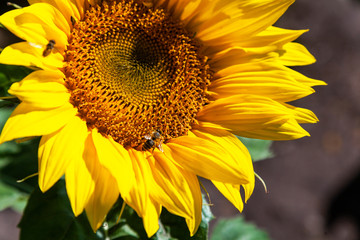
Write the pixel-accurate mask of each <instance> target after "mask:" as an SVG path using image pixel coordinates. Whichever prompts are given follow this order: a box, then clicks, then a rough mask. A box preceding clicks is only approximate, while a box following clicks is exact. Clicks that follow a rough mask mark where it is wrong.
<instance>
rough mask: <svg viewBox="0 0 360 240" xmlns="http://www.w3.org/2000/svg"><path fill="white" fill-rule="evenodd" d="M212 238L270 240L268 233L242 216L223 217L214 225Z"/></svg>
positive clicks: (213, 239) (215, 239)
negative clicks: (247, 221)
mask: <svg viewBox="0 0 360 240" xmlns="http://www.w3.org/2000/svg"><path fill="white" fill-rule="evenodd" d="M211 240H270V238H269V236H268V234H267V233H266V232H264V231H263V230H260V229H259V228H257V227H256V226H255V225H253V224H250V223H246V222H245V221H244V219H243V218H242V217H236V218H233V219H221V220H219V222H218V223H217V224H216V226H215V227H214V230H213V233H212V237H211Z"/></svg>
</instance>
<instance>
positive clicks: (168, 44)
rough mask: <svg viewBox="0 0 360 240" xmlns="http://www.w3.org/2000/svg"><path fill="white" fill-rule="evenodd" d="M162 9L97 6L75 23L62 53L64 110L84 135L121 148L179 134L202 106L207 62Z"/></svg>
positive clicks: (118, 3) (130, 4)
mask: <svg viewBox="0 0 360 240" xmlns="http://www.w3.org/2000/svg"><path fill="white" fill-rule="evenodd" d="M192 35H193V34H190V33H188V32H187V31H186V30H185V29H184V28H183V26H182V25H181V23H179V22H176V21H174V20H172V19H171V16H169V15H168V14H167V13H166V11H165V10H164V9H161V8H159V9H153V8H149V7H146V6H145V5H143V4H142V3H138V2H135V1H126V0H122V1H112V2H109V3H108V2H107V1H104V3H103V5H102V6H95V7H92V8H90V9H89V10H88V11H87V12H86V14H85V16H84V19H83V20H82V21H79V22H76V23H75V24H74V27H73V30H72V32H71V38H70V42H69V46H68V49H67V51H66V58H65V61H66V62H67V64H66V67H65V70H64V72H65V74H66V77H67V78H66V86H67V88H68V89H69V90H70V92H71V98H70V101H71V103H72V104H73V105H74V106H75V107H77V109H78V112H79V116H80V117H81V118H82V119H83V120H85V121H86V122H87V125H88V127H89V128H91V129H92V128H96V129H97V130H98V131H99V132H100V133H101V134H103V135H104V136H108V137H112V138H113V139H114V140H115V141H117V142H118V143H120V144H122V145H123V146H124V147H126V148H128V147H134V148H138V149H141V146H142V145H143V144H144V142H146V139H145V136H146V135H148V134H150V133H152V132H153V131H154V130H157V129H159V130H161V132H162V135H163V137H164V140H165V141H166V140H169V139H171V138H175V137H179V136H182V135H186V134H187V132H188V131H189V130H190V129H191V126H192V125H193V124H194V123H195V121H196V120H195V116H196V113H197V112H198V111H199V109H200V108H201V107H202V106H204V105H205V104H207V103H208V99H207V94H206V90H207V86H208V85H209V79H210V77H211V74H210V71H209V66H208V65H207V63H206V57H203V56H201V55H200V54H199V45H198V43H197V42H196V41H195V40H194V39H193V38H192V37H191V36H192Z"/></svg>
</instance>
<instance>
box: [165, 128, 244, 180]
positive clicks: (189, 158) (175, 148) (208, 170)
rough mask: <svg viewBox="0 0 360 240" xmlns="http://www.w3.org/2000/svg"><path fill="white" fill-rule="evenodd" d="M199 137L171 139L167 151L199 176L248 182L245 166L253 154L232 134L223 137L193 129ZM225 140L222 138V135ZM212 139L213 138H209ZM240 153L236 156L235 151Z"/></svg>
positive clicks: (176, 160)
mask: <svg viewBox="0 0 360 240" xmlns="http://www.w3.org/2000/svg"><path fill="white" fill-rule="evenodd" d="M194 133H195V134H196V135H198V136H201V137H198V136H195V135H193V136H190V135H189V136H182V137H178V138H174V139H171V140H170V141H169V142H168V143H167V144H166V146H168V149H166V151H165V153H166V154H167V155H169V156H170V157H171V158H173V159H174V161H175V162H177V163H178V164H179V165H180V166H182V167H183V168H185V169H187V170H189V171H191V172H193V173H195V174H196V175H198V176H201V177H204V178H207V179H211V180H216V181H221V182H229V183H236V184H240V183H247V182H248V179H247V175H248V174H249V173H248V172H247V171H248V169H249V166H248V165H245V166H242V165H241V164H242V163H243V162H246V160H245V159H250V155H249V153H248V151H247V149H246V148H245V147H243V146H242V145H241V143H239V144H234V143H233V142H232V141H235V140H234V139H233V138H232V137H231V136H229V135H231V134H230V133H225V132H222V133H223V134H224V135H222V136H210V135H211V134H206V133H204V132H200V131H196V132H195V131H194ZM221 137H224V138H225V139H224V140H221V141H220V138H221ZM210 139H211V140H210ZM234 153H236V154H239V155H236V157H234V156H235V154H234Z"/></svg>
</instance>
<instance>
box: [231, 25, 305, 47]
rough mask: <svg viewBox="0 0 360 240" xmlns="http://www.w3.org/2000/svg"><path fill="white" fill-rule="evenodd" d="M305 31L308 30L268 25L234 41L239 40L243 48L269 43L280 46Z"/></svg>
mask: <svg viewBox="0 0 360 240" xmlns="http://www.w3.org/2000/svg"><path fill="white" fill-rule="evenodd" d="M307 31H308V30H289V29H284V28H278V27H274V26H270V27H268V28H267V29H265V30H264V31H261V32H259V33H258V34H257V35H255V36H252V37H250V38H246V39H236V40H235V41H236V42H237V41H239V45H240V46H242V47H244V48H257V47H264V46H269V45H272V46H282V45H284V44H285V43H288V42H291V41H294V40H295V39H297V38H298V37H299V36H301V35H302V34H303V33H305V32H307Z"/></svg>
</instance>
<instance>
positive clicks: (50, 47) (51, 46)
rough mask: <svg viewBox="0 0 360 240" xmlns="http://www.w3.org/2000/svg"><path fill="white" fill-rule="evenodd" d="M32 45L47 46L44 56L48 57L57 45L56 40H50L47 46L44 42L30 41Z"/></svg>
mask: <svg viewBox="0 0 360 240" xmlns="http://www.w3.org/2000/svg"><path fill="white" fill-rule="evenodd" d="M29 44H30V46H32V47H36V48H45V49H44V51H43V53H42V56H43V57H46V56H49V54H50V53H51V52H52V51H53V49H56V47H55V40H49V43H48V44H46V46H44V45H42V44H36V43H31V42H29Z"/></svg>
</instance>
